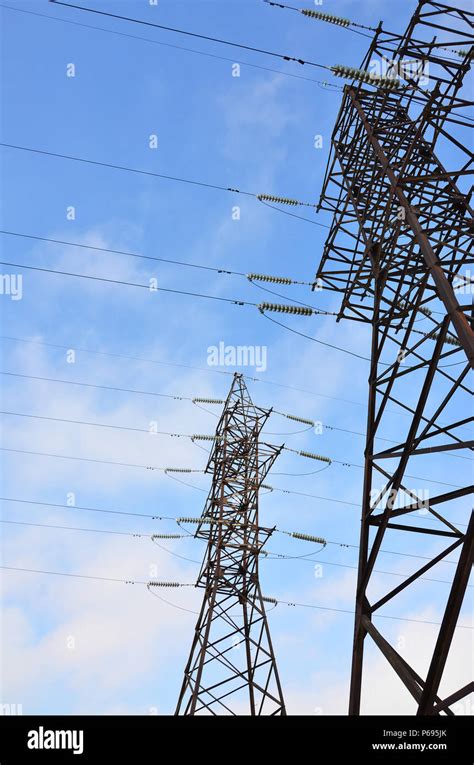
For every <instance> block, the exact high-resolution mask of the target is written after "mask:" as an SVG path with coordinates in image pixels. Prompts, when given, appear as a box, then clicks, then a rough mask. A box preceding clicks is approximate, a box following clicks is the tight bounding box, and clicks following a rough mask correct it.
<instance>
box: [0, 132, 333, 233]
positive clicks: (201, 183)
mask: <svg viewBox="0 0 474 765" xmlns="http://www.w3.org/2000/svg"><path fill="white" fill-rule="evenodd" d="M0 146H4V147H5V148H7V149H15V151H27V152H30V153H32V154H42V155H44V156H47V157H56V158H57V159H67V160H69V161H72V162H82V163H84V164H87V165H96V166H98V167H107V168H109V169H112V170H121V171H124V172H127V173H137V174H138V175H148V176H151V177H153V178H160V179H161V180H166V181H175V182H177V183H186V184H190V185H192V186H201V187H203V188H207V189H214V190H216V191H226V192H230V193H231V194H242V195H244V196H247V197H253V198H254V199H256V200H257V201H258V202H261V203H263V204H265V200H268V199H270V200H271V201H274V202H281V204H289V205H292V206H300V207H312V208H313V209H314V210H316V205H315V204H314V203H312V202H300V201H299V200H296V199H289V198H288V197H277V196H273V195H269V194H261V193H258V194H257V193H255V192H251V191H242V189H237V188H234V187H231V186H221V185H218V184H214V183H206V182H204V181H194V180H191V179H190V178H182V177H179V176H174V175H165V174H163V173H155V172H152V171H151V170H140V169H139V168H135V167H128V166H125V165H117V164H113V163H110V162H100V161H98V160H93V159H86V158H85V157H76V156H74V155H71V154H59V153H58V152H53V151H46V150H45V149H34V148H33V147H31V146H18V145H17V144H11V143H5V142H0ZM325 228H329V226H325Z"/></svg>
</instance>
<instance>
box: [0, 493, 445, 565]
mask: <svg viewBox="0 0 474 765" xmlns="http://www.w3.org/2000/svg"><path fill="white" fill-rule="evenodd" d="M321 499H324V497H321ZM326 499H328V498H326ZM0 501H1V502H12V503H14V504H23V505H34V506H35V507H36V506H38V507H52V508H54V509H56V510H70V511H72V512H75V511H77V510H80V511H85V512H92V513H106V514H110V515H126V516H130V517H138V518H148V519H149V520H153V521H174V522H177V520H178V519H177V518H176V517H175V516H169V515H151V514H150V513H135V512H133V513H132V512H127V511H125V510H112V509H104V508H97V507H88V506H81V505H65V504H60V503H54V502H42V501H40V500H32V499H20V498H18V497H0ZM331 501H333V500H331ZM340 501H342V500H340ZM343 504H351V505H354V506H355V507H359V505H358V504H357V503H356V502H350V503H343ZM327 544H328V545H336V546H337V547H347V548H353V549H354V550H358V549H359V546H358V545H356V544H349V543H347V542H337V541H334V540H327ZM381 552H383V553H385V554H387V555H398V556H402V557H404V558H406V557H408V558H416V559H419V560H431V558H430V557H428V556H426V555H415V554H412V553H407V552H397V551H395V550H385V549H383V548H382V549H381ZM199 562H200V563H201V561H199ZM440 563H451V564H453V565H457V561H455V560H450V559H448V560H442V561H440Z"/></svg>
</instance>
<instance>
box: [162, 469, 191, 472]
mask: <svg viewBox="0 0 474 765" xmlns="http://www.w3.org/2000/svg"><path fill="white" fill-rule="evenodd" d="M192 472H193V471H192V470H191V468H165V473H192Z"/></svg>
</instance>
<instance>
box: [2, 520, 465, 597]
mask: <svg viewBox="0 0 474 765" xmlns="http://www.w3.org/2000/svg"><path fill="white" fill-rule="evenodd" d="M0 523H6V524H9V525H13V526H32V527H34V528H42V529H56V530H60V531H83V532H86V533H93V534H113V535H118V536H125V537H133V538H137V539H138V538H146V539H152V540H153V542H154V543H155V544H156V545H157V547H159V548H160V549H161V550H164V551H165V552H167V553H169V554H170V555H173V556H174V557H176V558H179V559H180V560H186V561H188V562H189V563H196V564H201V562H202V561H200V560H195V559H194V558H188V557H186V556H184V555H179V554H178V553H176V552H175V551H174V550H169V549H168V548H167V547H164V546H163V545H162V544H159V543H158V542H157V541H156V539H155V538H154V537H155V535H154V534H143V533H142V532H133V531H114V530H112V529H90V528H84V527H82V526H60V525H58V524H52V523H31V522H30V521H12V520H8V519H5V518H4V519H0ZM275 531H279V529H275ZM280 533H281V534H284V533H285V532H280ZM187 536H189V537H193V534H187ZM169 541H173V540H171V539H170V540H169ZM315 554H316V553H314V552H313V553H309V555H315ZM263 560H301V561H303V562H306V563H312V564H314V563H317V564H322V565H325V566H335V567H337V568H347V569H352V570H355V571H357V566H351V565H349V564H348V563H335V562H333V561H327V560H322V559H321V558H317V559H316V560H315V559H314V558H309V557H308V555H286V554H283V553H273V552H270V551H268V552H267V554H266V556H265V557H264V558H263ZM374 573H377V574H384V575H386V576H398V577H404V576H406V574H403V573H400V572H399V571H380V570H377V569H374ZM420 579H421V580H423V581H425V582H435V583H437V584H448V585H450V584H451V582H450V581H448V580H447V579H432V578H430V577H426V576H421V577H420ZM468 587H474V585H472V584H471V585H468Z"/></svg>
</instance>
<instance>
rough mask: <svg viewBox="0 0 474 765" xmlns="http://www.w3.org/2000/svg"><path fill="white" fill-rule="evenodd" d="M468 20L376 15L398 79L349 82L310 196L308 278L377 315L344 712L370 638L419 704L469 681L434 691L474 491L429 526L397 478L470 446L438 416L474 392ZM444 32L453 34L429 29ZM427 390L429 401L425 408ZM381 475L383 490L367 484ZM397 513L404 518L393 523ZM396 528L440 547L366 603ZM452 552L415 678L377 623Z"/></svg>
mask: <svg viewBox="0 0 474 765" xmlns="http://www.w3.org/2000/svg"><path fill="white" fill-rule="evenodd" d="M473 19H474V14H472V13H471V12H469V11H464V10H462V9H459V8H452V7H450V6H446V5H443V4H441V3H438V2H432V1H431V0H423V1H422V2H419V5H418V8H417V10H416V11H415V14H414V15H413V17H412V19H411V21H410V23H409V25H408V29H407V31H406V32H405V34H404V35H396V34H393V33H391V32H386V31H384V30H383V28H382V25H379V27H378V29H377V31H376V33H375V35H374V38H373V41H372V44H371V46H370V48H369V51H368V53H367V55H366V57H365V59H364V61H363V63H362V68H365V69H368V66H369V63H370V62H371V60H373V58H377V57H380V56H386V57H389V58H390V59H392V60H393V61H394V65H395V66H398V69H399V74H400V79H401V81H402V84H403V87H402V88H401V89H400V90H397V91H387V90H382V89H376V88H371V87H370V86H367V85H364V86H362V85H360V84H358V83H352V85H350V86H347V87H345V89H344V96H343V100H342V105H341V108H340V111H339V114H338V116H337V119H336V124H335V128H334V131H333V136H332V146H331V154H330V158H329V162H328V168H327V171H326V176H325V179H324V183H323V190H322V194H321V199H320V203H319V209H323V210H328V211H331V212H332V213H333V221H332V225H331V230H330V232H329V235H328V238H327V240H326V244H325V247H324V252H323V256H322V259H321V264H320V266H319V269H318V271H317V274H316V279H317V282H318V283H322V284H323V286H324V287H325V288H326V289H329V290H333V291H337V292H340V293H341V294H342V303H341V308H340V312H339V315H338V321H339V320H340V319H342V318H350V319H352V320H355V321H362V322H368V323H370V324H371V325H372V350H371V366H370V375H369V402H368V416H367V438H366V449H365V467H364V485H363V496H362V519H361V537H360V549H359V565H358V582H357V592H356V609H355V611H356V615H355V628H354V645H353V657H352V671H351V690H350V701H349V712H350V714H359V713H360V705H361V692H362V680H363V657H364V644H365V641H366V639H367V637H368V636H369V637H370V638H371V640H372V641H373V643H374V644H375V646H376V647H377V649H378V650H379V651H380V652H381V654H382V655H383V656H384V657H385V659H386V660H387V662H388V663H389V664H390V665H391V666H392V668H393V669H394V670H395V672H396V673H397V675H398V677H399V678H400V680H401V682H402V683H403V684H404V685H405V687H406V688H407V690H408V692H409V693H410V694H411V695H412V696H413V698H414V699H415V702H416V708H417V710H418V713H419V714H439V713H445V714H453V711H452V710H451V708H450V707H451V706H452V705H453V704H454V703H456V702H459V701H460V700H462V699H463V698H465V697H466V696H467V695H468V694H469V693H472V692H473V690H474V684H473V683H468V684H467V685H465V686H464V687H463V688H461V689H459V690H457V691H455V692H454V693H451V694H450V695H449V697H446V698H444V699H441V698H440V697H439V695H438V692H439V686H440V683H441V680H442V677H443V671H444V668H445V666H446V662H447V660H448V656H449V651H450V647H451V643H452V639H453V636H454V630H455V627H456V622H457V618H458V615H459V612H460V609H461V606H462V602H463V598H464V595H465V591H466V587H467V583H468V577H469V573H470V570H471V566H472V555H473V534H474V528H473V519H472V512H471V514H470V518H469V512H468V517H467V521H468V522H467V523H466V526H467V529H466V531H461V530H460V529H459V528H457V527H456V524H455V523H453V522H452V521H451V520H450V519H449V515H450V508H451V505H452V503H453V502H455V501H456V500H459V499H460V498H462V497H467V496H468V495H469V494H472V491H473V487H472V486H462V487H460V488H458V489H455V490H454V491H448V492H444V493H442V494H439V495H437V496H435V497H430V499H429V502H428V507H427V510H428V512H429V515H430V518H432V519H436V521H438V522H439V523H440V524H441V525H440V526H436V527H431V528H430V527H429V526H428V523H425V524H424V525H423V526H419V525H414V524H413V522H410V518H411V515H412V514H413V513H415V512H416V511H417V510H418V509H420V502H419V499H418V496H417V494H416V492H414V491H412V490H411V489H410V487H409V486H408V485H406V483H405V481H404V475H405V470H406V466H407V464H408V461H409V460H410V459H412V458H413V457H416V456H417V455H425V456H426V455H430V454H433V455H438V456H439V455H440V454H446V455H448V454H449V455H452V454H456V455H461V456H462V455H463V454H472V450H473V442H472V440H468V439H466V437H465V435H464V433H463V431H462V428H463V427H464V426H465V425H467V424H468V423H472V419H473V418H472V417H466V418H463V419H462V420H457V421H452V419H451V420H450V421H449V422H446V416H449V415H447V414H446V412H449V406H450V405H452V404H453V403H454V402H456V403H458V402H461V401H463V400H464V397H465V398H466V399H468V397H469V396H470V395H472V392H471V391H470V390H469V388H468V387H467V383H466V379H467V374H468V371H469V370H470V368H472V365H473V359H474V336H473V331H472V313H471V314H470V313H469V311H470V310H471V306H469V305H463V304H460V302H459V300H458V297H457V294H456V291H455V289H454V287H455V284H456V283H457V282H459V278H460V275H462V274H463V273H464V272H463V269H465V268H466V266H468V265H471V264H472V263H473V258H472V233H473V228H474V225H473V224H474V215H473V210H472V207H471V205H470V196H471V191H472V190H471V191H470V192H468V193H463V192H462V191H461V190H460V187H459V183H460V182H461V181H462V180H463V179H467V178H468V176H469V175H470V174H472V172H473V170H472V165H473V155H472V152H471V151H470V150H469V148H468V147H467V146H466V145H465V142H463V141H462V138H461V139H460V138H459V137H456V135H455V133H456V131H459V130H461V131H462V130H463V129H466V127H468V126H470V125H469V122H468V120H466V118H465V116H464V113H463V109H465V108H466V106H468V105H469V101H467V100H465V99H464V98H462V97H461V87H462V84H463V80H464V78H465V75H466V73H467V71H468V70H469V67H470V61H471V57H472V28H473ZM440 30H443V31H444V32H445V33H448V35H449V37H448V39H446V36H445V35H444V36H443V38H442V39H441V40H437V39H436V37H431V34H433V33H434V34H438V32H439V31H440ZM427 34H428V35H430V36H429V38H428V39H426V35H427ZM466 45H468V46H469V50H467V51H465V47H466ZM443 48H450V49H451V52H449V51H445V50H443ZM452 51H458V52H461V55H459V56H456V55H455V54H454V53H452ZM406 58H409V59H410V60H415V61H416V60H417V61H421V62H428V64H429V67H430V72H429V77H430V85H431V87H430V89H427V88H424V87H423V86H422V85H421V84H420V81H419V78H417V77H416V76H410V75H407V73H406V71H405V70H404V69H403V67H401V66H400V62H402V61H404V60H406ZM440 139H442V140H445V141H449V142H450V144H451V146H452V147H453V150H454V151H455V152H456V153H457V155H459V154H460V155H461V156H462V157H463V159H462V163H461V166H460V167H458V168H457V169H454V170H449V171H448V170H446V168H445V167H444V166H443V164H442V163H441V161H440V160H439V158H438V156H437V155H436V152H435V149H436V145H437V143H438V142H439V140H440ZM400 211H401V212H400ZM463 278H464V277H463ZM315 283H316V282H315ZM420 321H422V326H425V324H426V323H427V325H428V326H427V327H426V330H419V329H418V327H417V325H418V326H419V322H420ZM393 349H395V350H396V353H394V351H393ZM453 370H454V371H453ZM407 380H408V381H411V380H413V382H412V385H413V389H415V386H416V385H418V388H419V389H417V401H416V403H415V404H411V405H410V404H408V403H407V401H406V400H405V392H404V389H403V386H404V384H405V383H406V381H407ZM441 391H442V392H441ZM433 399H436V406H435V407H434V411H432V412H431V414H430V413H429V411H428V410H429V407H432V406H433V403H432V402H433ZM468 400H469V399H468ZM388 405H391V406H392V407H394V406H395V407H397V408H399V411H400V412H403V413H405V414H406V415H409V418H410V419H408V418H407V430H406V438H405V439H404V441H403V442H402V443H399V444H396V445H394V446H391V447H390V448H389V449H385V450H383V451H379V452H377V449H376V438H377V436H383V427H384V422H385V420H384V415H385V413H386V411H387V406H388ZM466 411H467V412H468V411H469V409H467V410H466ZM380 478H382V479H383V480H384V486H383V487H382V489H374V486H375V485H376V482H377V481H379V480H380ZM402 497H404V498H405V499H403V501H402V502H401V506H400V507H396V501H397V500H400V498H402ZM458 512H459V511H458ZM402 516H403V517H404V518H405V519H406V521H408V522H405V523H397V522H396V519H398V518H400V517H402ZM395 532H397V533H403V534H406V533H409V534H411V535H413V534H415V535H417V537H416V538H417V539H419V540H420V546H421V544H422V541H423V540H424V539H431V538H433V536H434V537H437V538H438V539H439V541H440V543H441V542H442V541H443V540H446V541H447V542H449V544H448V546H447V547H443V548H442V549H441V550H440V552H439V553H437V554H436V555H435V554H433V555H432V556H431V559H430V560H429V561H428V562H427V563H426V564H425V565H423V566H422V567H420V568H419V569H418V570H416V571H414V572H413V573H412V574H411V575H409V576H407V577H406V578H405V579H404V580H403V581H402V582H401V584H399V585H398V586H397V587H395V588H393V589H392V590H389V591H388V592H386V593H385V595H383V596H382V597H378V598H377V600H376V601H375V602H371V600H370V597H369V590H370V585H371V584H372V582H373V579H374V577H373V571H374V567H375V564H376V560H377V556H378V554H379V552H380V548H381V545H382V541H383V539H384V537H385V536H386V534H387V533H395ZM372 535H373V538H371V537H372ZM455 552H456V553H459V560H458V564H457V567H456V572H455V574H454V577H453V580H452V585H451V589H450V593H449V596H448V598H447V602H446V607H445V610H444V614H443V617H442V623H441V626H440V629H439V631H438V637H437V640H436V643H435V646H434V649H433V653H432V656H431V658H430V662H429V669H428V673H427V675H426V678H424V679H423V678H422V677H420V675H419V674H418V673H417V672H416V671H415V670H414V668H413V667H411V666H409V664H408V663H407V662H406V661H405V659H404V658H403V657H402V656H401V655H400V654H399V653H398V651H396V650H395V649H394V648H393V647H392V646H391V645H390V643H389V641H388V640H386V638H385V637H384V636H383V635H382V634H381V632H380V630H379V629H378V628H377V626H376V625H375V624H374V621H373V619H374V617H376V616H377V612H378V610H379V609H380V608H381V607H382V606H384V605H385V604H386V603H387V602H389V601H391V600H392V599H394V598H396V596H397V595H399V594H400V593H402V592H404V591H406V589H407V588H408V587H409V586H411V585H412V584H414V583H415V582H417V581H418V580H419V578H420V576H422V575H423V574H424V573H425V572H426V571H428V570H430V569H431V568H432V567H433V566H435V565H437V564H438V563H439V562H440V561H442V560H445V559H446V558H447V556H448V555H450V554H452V553H455Z"/></svg>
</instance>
